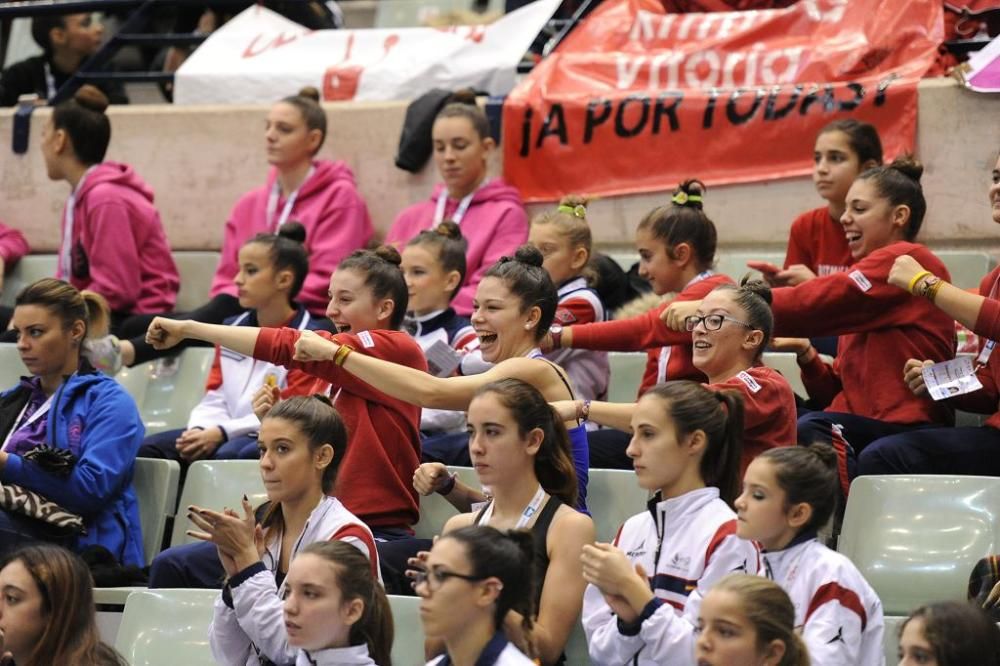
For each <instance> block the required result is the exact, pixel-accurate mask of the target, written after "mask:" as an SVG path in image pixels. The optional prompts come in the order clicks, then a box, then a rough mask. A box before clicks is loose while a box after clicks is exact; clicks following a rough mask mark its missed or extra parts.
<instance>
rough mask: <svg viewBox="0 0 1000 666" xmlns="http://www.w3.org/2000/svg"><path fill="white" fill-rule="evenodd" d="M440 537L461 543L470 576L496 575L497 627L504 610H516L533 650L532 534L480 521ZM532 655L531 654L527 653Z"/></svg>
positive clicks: (533, 562)
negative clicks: (497, 580)
mask: <svg viewBox="0 0 1000 666" xmlns="http://www.w3.org/2000/svg"><path fill="white" fill-rule="evenodd" d="M440 539H454V540H455V541H457V542H459V543H460V544H462V545H463V546H464V547H465V556H466V557H467V558H468V560H469V565H470V566H471V568H472V572H471V575H472V576H473V577H474V578H478V579H485V578H498V579H500V583H501V585H502V587H501V588H500V595H499V596H498V597H497V600H496V608H495V609H494V614H493V618H494V623H495V624H496V627H497V629H500V628H501V627H502V626H503V622H504V618H505V617H506V616H507V612H508V611H511V610H513V611H516V612H518V613H520V614H521V616H522V617H523V618H524V619H523V620H522V622H523V626H524V635H525V636H526V637H527V639H528V645H529V649H528V652H529V653H531V652H534V651H535V650H534V645H533V643H532V641H531V630H532V627H533V626H534V621H535V613H536V610H537V609H536V608H535V585H536V581H535V555H534V538H533V537H532V535H531V532H529V531H527V530H510V531H509V532H506V533H505V532H501V531H500V530H498V529H496V528H494V527H489V526H480V525H470V526H469V527H462V528H460V529H457V530H454V531H452V532H448V533H447V534H443V535H442V536H441V537H439V540H440ZM528 656H529V657H533V656H534V655H533V654H529V655H528Z"/></svg>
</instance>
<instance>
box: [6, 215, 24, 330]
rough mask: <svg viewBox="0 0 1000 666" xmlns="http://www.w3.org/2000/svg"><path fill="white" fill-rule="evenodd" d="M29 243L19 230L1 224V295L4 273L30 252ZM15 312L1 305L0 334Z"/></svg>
mask: <svg viewBox="0 0 1000 666" xmlns="http://www.w3.org/2000/svg"><path fill="white" fill-rule="evenodd" d="M30 251H31V250H30V248H29V247H28V241H26V240H25V239H24V235H23V234H22V233H21V232H20V231H18V230H17V229H12V228H10V227H8V226H5V225H4V224H3V223H0V293H3V278H4V272H5V271H8V270H10V269H11V267H12V266H14V264H16V263H17V262H18V260H19V259H20V258H21V257H23V256H24V255H26V254H28V252H30ZM12 313H13V310H11V309H10V308H8V307H7V306H4V305H0V332H3V331H6V330H7V325H8V324H9V323H10V315H11V314H12Z"/></svg>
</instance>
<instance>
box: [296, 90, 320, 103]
mask: <svg viewBox="0 0 1000 666" xmlns="http://www.w3.org/2000/svg"><path fill="white" fill-rule="evenodd" d="M299 97H305V98H306V99H311V100H312V101H314V102H316V103H317V104H319V100H320V96H319V89H318V88H315V87H314V86H305V87H304V88H302V89H300V90H299Z"/></svg>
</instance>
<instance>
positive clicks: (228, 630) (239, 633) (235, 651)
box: [208, 594, 250, 666]
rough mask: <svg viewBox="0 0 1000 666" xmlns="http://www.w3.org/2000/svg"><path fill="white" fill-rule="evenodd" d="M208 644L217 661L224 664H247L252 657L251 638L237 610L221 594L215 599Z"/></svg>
mask: <svg viewBox="0 0 1000 666" xmlns="http://www.w3.org/2000/svg"><path fill="white" fill-rule="evenodd" d="M208 645H209V647H210V648H211V649H212V657H213V659H214V660H215V663H217V664H222V665H223V666H246V663H247V659H249V657H250V639H249V638H248V637H247V635H246V633H244V631H243V629H242V628H241V627H240V623H239V621H238V620H237V619H236V611H234V610H233V609H232V608H230V607H229V606H227V605H226V604H225V602H224V601H223V600H222V595H221V594H220V595H219V596H218V598H217V599H216V600H215V607H214V609H213V613H212V624H210V625H209V627H208Z"/></svg>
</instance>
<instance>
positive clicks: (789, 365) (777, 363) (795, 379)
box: [763, 352, 809, 398]
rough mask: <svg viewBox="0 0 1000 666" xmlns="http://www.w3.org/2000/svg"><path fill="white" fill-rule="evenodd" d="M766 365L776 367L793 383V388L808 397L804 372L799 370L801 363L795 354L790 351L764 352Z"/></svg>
mask: <svg viewBox="0 0 1000 666" xmlns="http://www.w3.org/2000/svg"><path fill="white" fill-rule="evenodd" d="M763 361H764V365H766V366H767V367H769V368H774V369H775V370H777V371H778V372H780V373H781V374H782V375H783V376H784V378H785V379H786V380H788V383H789V384H791V385H792V390H793V391H795V393H796V394H798V396H799V397H800V398H808V397H809V392H808V391H806V387H805V384H803V383H802V372H801V371H800V370H799V363H798V361H797V360H796V359H795V354H793V353H790V352H764V357H763Z"/></svg>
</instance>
